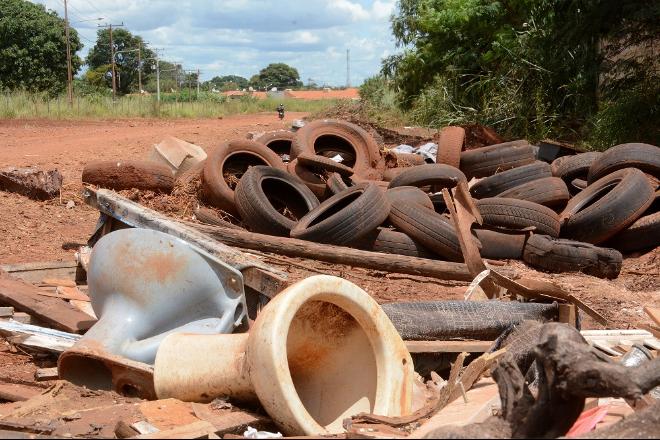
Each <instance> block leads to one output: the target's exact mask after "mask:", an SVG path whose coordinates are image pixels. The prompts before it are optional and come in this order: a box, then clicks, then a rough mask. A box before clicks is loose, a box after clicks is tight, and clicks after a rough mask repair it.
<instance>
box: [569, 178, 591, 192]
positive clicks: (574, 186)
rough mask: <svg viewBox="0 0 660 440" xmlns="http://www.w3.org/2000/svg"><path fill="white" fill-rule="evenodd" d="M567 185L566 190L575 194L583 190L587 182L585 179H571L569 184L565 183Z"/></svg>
mask: <svg viewBox="0 0 660 440" xmlns="http://www.w3.org/2000/svg"><path fill="white" fill-rule="evenodd" d="M567 186H568V191H569V192H570V193H571V194H577V193H579V192H580V191H584V189H586V188H587V186H588V184H587V181H586V180H583V179H573V180H571V184H570V185H567Z"/></svg>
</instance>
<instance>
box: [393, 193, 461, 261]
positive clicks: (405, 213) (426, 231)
mask: <svg viewBox="0 0 660 440" xmlns="http://www.w3.org/2000/svg"><path fill="white" fill-rule="evenodd" d="M389 220H390V223H392V224H393V225H394V226H395V227H396V228H397V229H398V230H400V231H401V232H404V233H405V234H407V235H408V236H409V237H410V238H412V239H413V240H415V241H417V242H419V243H420V244H421V245H422V246H424V247H425V248H427V249H429V250H431V251H432V252H434V253H436V254H438V255H439V256H442V257H444V258H446V259H447V260H449V261H463V253H462V251H461V245H460V243H459V242H458V237H457V235H456V229H455V228H454V225H453V224H452V223H451V221H450V220H448V219H447V218H445V217H444V216H442V215H440V214H438V213H436V212H435V211H433V210H431V209H428V208H425V207H424V206H421V205H418V204H415V203H408V202H404V201H400V200H398V201H395V202H394V203H392V208H391V209H390V216H389Z"/></svg>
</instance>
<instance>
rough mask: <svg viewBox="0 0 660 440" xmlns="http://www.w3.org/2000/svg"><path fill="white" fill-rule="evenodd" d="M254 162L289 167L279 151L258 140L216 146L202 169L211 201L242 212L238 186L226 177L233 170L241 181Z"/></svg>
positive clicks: (204, 182)
mask: <svg viewBox="0 0 660 440" xmlns="http://www.w3.org/2000/svg"><path fill="white" fill-rule="evenodd" d="M253 165H268V166H271V167H275V168H278V169H281V170H284V169H286V168H285V166H284V162H282V159H280V157H279V156H278V155H277V154H275V152H273V151H272V150H269V149H268V148H265V147H264V145H263V144H260V143H258V142H255V141H249V140H244V139H242V140H233V141H229V142H225V143H223V144H222V145H220V146H219V147H218V148H216V149H215V151H213V152H212V153H211V154H210V155H209V157H208V158H207V159H206V163H205V164H204V170H203V171H202V191H203V194H204V196H205V198H206V199H207V200H208V202H209V203H210V204H212V205H213V206H215V207H216V208H219V209H222V210H223V211H226V212H229V213H230V214H234V215H236V214H238V211H237V210H236V205H235V203H234V188H233V187H232V186H234V187H235V185H230V184H229V183H228V182H227V181H226V180H225V173H227V172H230V171H231V172H233V173H234V176H235V177H236V178H237V179H239V180H240V178H241V176H242V175H243V173H245V171H247V169H248V168H249V167H250V166H253ZM236 183H238V182H236Z"/></svg>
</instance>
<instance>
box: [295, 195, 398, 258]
mask: <svg viewBox="0 0 660 440" xmlns="http://www.w3.org/2000/svg"><path fill="white" fill-rule="evenodd" d="M389 212H390V202H389V201H388V200H387V198H386V197H385V194H384V193H383V191H381V190H380V189H379V188H378V187H377V186H376V185H374V184H370V183H363V184H359V185H356V186H353V187H351V188H348V189H347V190H346V191H344V192H341V193H339V194H336V195H334V196H332V197H330V198H329V199H328V200H326V201H325V202H323V203H321V204H320V205H319V206H318V207H316V208H315V209H313V210H312V211H310V212H309V213H308V214H307V215H306V216H304V217H303V218H302V219H300V221H299V222H298V224H297V225H296V226H295V227H294V228H293V229H292V230H291V237H293V238H300V239H303V240H309V241H315V242H319V243H330V244H336V245H343V246H346V245H349V244H351V243H354V242H357V241H358V240H359V239H360V238H362V237H364V236H365V235H367V234H369V233H370V232H372V231H374V230H375V229H376V228H377V227H378V226H380V225H381V223H383V222H384V221H385V219H387V216H388V214H389Z"/></svg>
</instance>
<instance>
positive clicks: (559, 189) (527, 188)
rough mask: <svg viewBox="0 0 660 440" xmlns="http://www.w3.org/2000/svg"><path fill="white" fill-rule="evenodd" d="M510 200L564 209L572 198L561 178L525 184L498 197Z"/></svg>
mask: <svg viewBox="0 0 660 440" xmlns="http://www.w3.org/2000/svg"><path fill="white" fill-rule="evenodd" d="M497 196H498V197H505V198H510V199H518V200H527V201H528V202H534V203H538V204H539V205H543V206H547V207H548V208H563V207H564V206H566V202H568V199H569V198H570V197H571V195H570V194H569V192H568V187H567V186H566V183H564V181H563V180H562V179H560V178H559V177H545V178H543V179H538V180H533V181H531V182H527V183H523V184H522V185H518V186H516V187H515V188H511V189H509V190H506V191H504V192H502V193H500V194H498V195H497Z"/></svg>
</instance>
